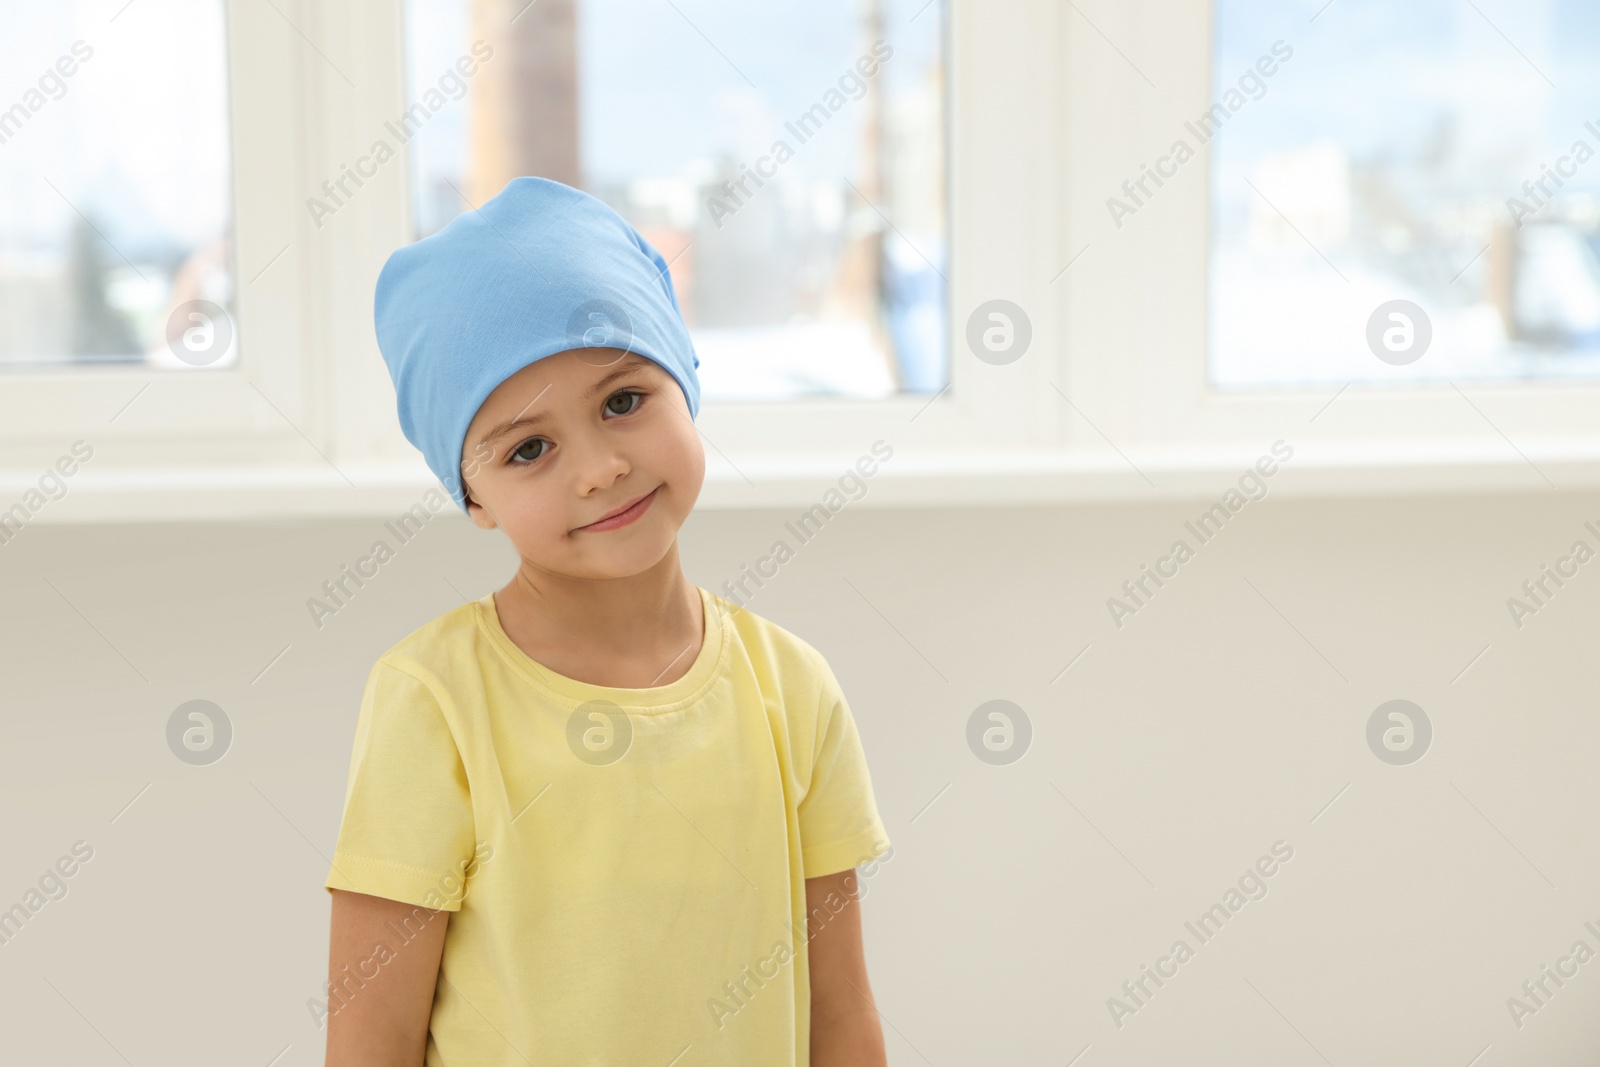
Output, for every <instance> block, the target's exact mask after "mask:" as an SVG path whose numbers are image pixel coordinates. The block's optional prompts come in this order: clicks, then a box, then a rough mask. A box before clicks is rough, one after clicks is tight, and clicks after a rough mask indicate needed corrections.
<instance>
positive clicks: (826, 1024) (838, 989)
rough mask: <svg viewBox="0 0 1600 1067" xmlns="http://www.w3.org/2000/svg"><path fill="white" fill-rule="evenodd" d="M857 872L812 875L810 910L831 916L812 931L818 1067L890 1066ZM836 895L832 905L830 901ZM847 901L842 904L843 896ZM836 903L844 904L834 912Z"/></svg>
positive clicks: (813, 1057) (813, 1012)
mask: <svg viewBox="0 0 1600 1067" xmlns="http://www.w3.org/2000/svg"><path fill="white" fill-rule="evenodd" d="M856 877H857V876H856V871H855V868H853V867H852V868H851V869H850V870H847V871H840V872H839V873H838V874H825V875H823V876H822V877H820V878H807V879H806V914H807V915H808V916H812V917H813V918H812V920H811V921H812V922H815V921H816V919H815V916H817V915H818V914H819V913H820V914H821V915H827V916H829V918H828V920H827V921H826V922H824V923H823V924H822V928H821V929H820V930H818V931H817V932H816V933H815V934H813V935H812V936H811V942H810V946H809V949H808V951H809V953H810V961H811V962H810V966H811V1064H812V1067H886V1064H887V1063H888V1060H887V1059H886V1054H885V1052H884V1047H883V1028H882V1027H881V1026H880V1025H879V1024H878V1010H877V1008H876V1007H875V1006H874V1004H873V1000H872V990H871V988H870V987H869V986H868V985H867V957H866V952H865V950H864V949H863V948H862V946H861V902H860V901H859V900H858V899H857V898H856V884H857V883H856ZM830 894H832V895H833V896H834V900H833V901H832V907H831V908H830V907H829V905H828V903H827V901H828V897H829V895H830ZM841 900H842V901H844V902H845V904H844V906H843V907H842V908H839V901H841ZM832 908H839V911H838V913H837V914H834V912H833V910H832Z"/></svg>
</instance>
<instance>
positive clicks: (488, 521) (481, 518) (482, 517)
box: [467, 492, 499, 530]
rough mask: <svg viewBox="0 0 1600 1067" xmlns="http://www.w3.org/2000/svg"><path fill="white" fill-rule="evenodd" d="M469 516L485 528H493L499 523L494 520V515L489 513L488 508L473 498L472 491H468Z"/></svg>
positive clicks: (477, 524)
mask: <svg viewBox="0 0 1600 1067" xmlns="http://www.w3.org/2000/svg"><path fill="white" fill-rule="evenodd" d="M467 517H468V518H470V519H471V520H472V522H473V524H474V525H476V526H478V527H480V528H482V529H485V530H492V529H494V528H495V527H496V526H498V525H499V524H498V523H496V522H495V521H494V516H493V515H491V514H489V511H488V509H487V508H485V507H484V506H483V505H482V504H480V503H478V502H477V501H476V500H474V499H472V494H471V493H470V492H469V493H467Z"/></svg>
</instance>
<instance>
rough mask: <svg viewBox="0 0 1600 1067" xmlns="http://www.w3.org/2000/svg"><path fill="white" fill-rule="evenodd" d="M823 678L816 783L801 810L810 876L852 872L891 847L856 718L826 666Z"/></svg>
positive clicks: (804, 857)
mask: <svg viewBox="0 0 1600 1067" xmlns="http://www.w3.org/2000/svg"><path fill="white" fill-rule="evenodd" d="M822 678H823V687H822V698H821V702H820V705H819V707H818V709H817V745H816V755H815V758H814V759H813V761H812V766H811V782H810V785H809V786H808V787H807V789H806V793H805V796H804V798H802V799H801V801H800V804H799V808H798V815H799V820H800V852H801V860H802V863H803V865H804V867H805V877H807V878H817V877H820V876H822V875H825V874H836V873H838V872H839V871H846V870H849V869H850V868H852V867H856V866H859V865H860V864H863V863H866V862H867V861H868V860H871V859H874V858H876V857H877V856H879V855H881V854H882V853H884V852H885V851H887V850H888V848H889V835H888V833H887V832H886V831H885V830H884V827H883V820H882V819H881V818H879V816H878V806H877V801H876V799H875V798H874V796H873V793H872V778H871V776H870V774H869V773H868V771H867V757H866V753H865V752H863V751H862V748H861V737H860V735H859V734H858V733H857V732H856V722H855V717H854V716H853V715H852V714H851V712H850V705H849V703H848V702H847V701H846V700H845V698H844V693H843V692H842V691H841V690H840V688H839V682H838V680H837V679H836V678H835V677H834V674H833V671H832V670H831V669H830V668H829V667H828V666H827V664H826V663H825V662H824V663H823V666H822Z"/></svg>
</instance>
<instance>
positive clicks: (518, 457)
mask: <svg viewBox="0 0 1600 1067" xmlns="http://www.w3.org/2000/svg"><path fill="white" fill-rule="evenodd" d="M544 443H545V440H544V438H542V437H530V438H528V439H527V440H526V441H524V442H522V443H521V444H520V445H518V446H517V447H516V448H513V449H512V450H511V453H510V455H509V456H507V457H506V458H507V459H508V460H509V461H510V462H513V463H532V462H533V461H534V460H536V459H538V458H539V456H542V455H544V454H545V452H546V451H547V449H543V448H541V449H540V450H539V452H538V454H537V455H531V456H530V455H527V454H525V453H524V452H523V449H525V448H527V447H529V446H530V445H543V444H544Z"/></svg>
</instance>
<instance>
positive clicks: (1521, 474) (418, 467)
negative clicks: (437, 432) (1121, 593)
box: [0, 442, 1600, 525]
mask: <svg viewBox="0 0 1600 1067" xmlns="http://www.w3.org/2000/svg"><path fill="white" fill-rule="evenodd" d="M1266 451H1267V449H1266V447H1259V448H1248V449H1246V448H1227V447H1209V448H1200V447H1183V448H1172V447H1167V448H1155V449H1142V450H1140V449H1132V450H1129V451H1128V452H1127V455H1126V458H1124V457H1123V456H1122V455H1119V454H1118V453H1116V452H1112V451H1109V450H1097V451H1093V452H1083V451H1079V452H1068V451H1064V450H1050V449H1042V448H1041V449H975V450H970V451H966V452H960V453H955V454H938V455H932V454H926V455H914V454H911V453H909V452H908V451H907V450H905V449H898V450H896V453H895V455H894V457H893V458H892V459H890V460H888V461H886V462H884V463H881V464H879V466H878V468H877V470H876V472H875V473H874V474H873V475H871V476H870V477H866V478H860V479H859V480H860V481H861V482H862V483H864V486H865V492H863V491H862V489H861V488H859V487H856V486H853V485H850V484H848V483H847V484H846V485H845V486H843V487H841V486H840V485H839V481H840V479H841V478H842V477H843V476H844V475H845V474H846V473H847V472H852V465H853V464H854V463H855V462H856V459H857V457H856V456H834V457H823V456H811V457H766V458H747V457H741V458H740V459H739V460H738V469H737V470H735V469H733V468H732V467H731V466H730V465H729V464H728V463H727V462H726V461H724V460H722V459H721V458H720V457H718V456H716V455H715V454H714V453H712V454H708V456H707V460H706V463H707V469H706V481H705V486H704V488H703V490H702V491H701V495H700V499H699V502H698V503H697V505H696V506H697V507H699V508H704V509H709V510H716V511H732V510H748V509H759V508H772V509H784V510H786V509H805V508H809V507H810V506H812V505H813V504H819V503H824V495H825V494H826V493H828V491H829V490H830V489H834V490H836V491H837V492H839V493H840V495H841V496H842V497H843V498H844V499H846V500H848V501H849V506H851V507H860V508H880V507H881V508H895V507H929V506H933V507H939V506H945V507H962V506H1016V505H1049V504H1091V503H1102V502H1113V501H1123V502H1138V501H1164V500H1206V499H1219V498H1220V497H1221V496H1222V495H1223V494H1224V493H1225V492H1226V491H1227V490H1228V489H1230V488H1233V487H1235V486H1236V485H1237V483H1238V481H1239V478H1240V477H1241V476H1242V475H1243V474H1244V473H1245V471H1246V470H1247V469H1249V468H1250V467H1252V465H1253V464H1254V463H1255V462H1256V460H1257V458H1259V457H1260V456H1261V455H1263V454H1264V453H1265V452H1266ZM1523 452H1524V453H1525V455H1526V458H1524V456H1523V455H1519V454H1517V453H1516V452H1515V451H1513V450H1511V449H1510V448H1509V447H1507V446H1506V445H1505V444H1504V442H1499V443H1498V444H1496V443H1484V442H1475V443H1471V444H1459V445H1456V444H1451V445H1443V444H1437V443H1429V444H1393V445H1377V444H1374V445H1371V446H1363V447H1359V448H1358V447H1351V446H1341V447H1333V446H1326V447H1319V446H1316V445H1301V446H1298V447H1297V448H1296V449H1295V452H1294V456H1293V458H1292V459H1290V460H1288V461H1287V462H1285V463H1282V464H1280V466H1279V468H1278V470H1277V472H1276V473H1275V474H1274V475H1273V476H1271V477H1269V478H1266V479H1264V481H1265V483H1266V486H1267V490H1268V494H1269V495H1270V496H1272V497H1273V498H1298V499H1307V498H1338V497H1358V496H1382V495H1443V494H1472V493H1516V492H1538V493H1548V492H1553V491H1556V490H1560V491H1573V490H1592V489H1595V488H1600V449H1596V448H1593V447H1588V448H1583V447H1562V448H1554V447H1548V448H1543V449H1540V448H1537V447H1529V446H1527V445H1524V446H1523ZM1134 467H1137V468H1138V469H1137V471H1136V470H1135V469H1134ZM340 468H341V469H342V470H343V471H344V474H345V475H348V476H349V479H350V481H349V482H346V480H345V477H344V476H343V475H341V474H340V473H339V472H338V471H335V470H334V469H332V468H331V467H329V466H327V465H321V466H316V467H307V466H260V467H229V468H225V469H206V468H142V469H114V468H106V467H100V468H96V467H94V466H93V464H92V463H91V464H86V465H85V466H83V467H82V468H81V469H80V470H79V471H78V472H77V473H76V474H74V475H73V476H71V477H70V478H67V479H65V481H66V483H67V492H66V493H65V495H63V496H60V497H59V498H57V499H54V500H49V501H48V502H46V503H45V504H44V505H43V506H42V507H39V508H37V509H36V510H34V511H33V512H32V514H31V515H30V516H29V517H28V520H27V523H26V525H39V524H46V525H55V524H88V523H116V522H185V521H188V522H226V521H252V520H284V519H295V520H315V519H324V518H327V519H332V518H361V517H371V518H380V519H387V518H393V517H395V516H397V515H399V514H401V513H402V512H405V511H407V510H409V509H410V508H411V507H412V505H414V504H419V503H423V502H424V501H425V499H426V496H427V494H428V492H429V491H430V489H431V490H432V491H433V492H435V493H437V494H438V498H439V499H440V500H441V501H443V505H444V506H443V507H441V508H440V509H439V512H438V513H440V514H450V513H453V512H454V511H455V509H454V506H453V505H451V504H450V502H449V500H448V498H446V497H445V496H444V493H443V491H442V490H441V489H440V488H439V486H438V483H437V482H436V481H435V480H434V479H433V477H432V475H431V473H430V472H429V471H428V470H427V469H426V467H424V466H423V465H422V464H421V463H420V462H418V463H416V464H409V463H406V464H399V463H395V464H367V465H362V464H358V463H341V464H340ZM1536 468H1537V469H1536ZM41 471H42V468H40V469H35V470H31V471H18V470H8V471H0V518H3V517H4V514H5V512H7V511H9V510H10V509H11V508H12V506H13V505H15V504H18V503H21V502H23V500H24V494H26V493H27V492H28V490H30V489H37V487H38V481H39V477H40V473H41ZM1541 472H1542V473H1541ZM1547 478H1548V481H1546V479H1547ZM351 482H353V483H354V488H352V486H351V484H350V483H351ZM1552 485H1553V486H1554V488H1552ZM829 499H830V500H831V501H833V502H835V503H836V502H837V498H829ZM34 503H37V500H36V499H35V500H34Z"/></svg>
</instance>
